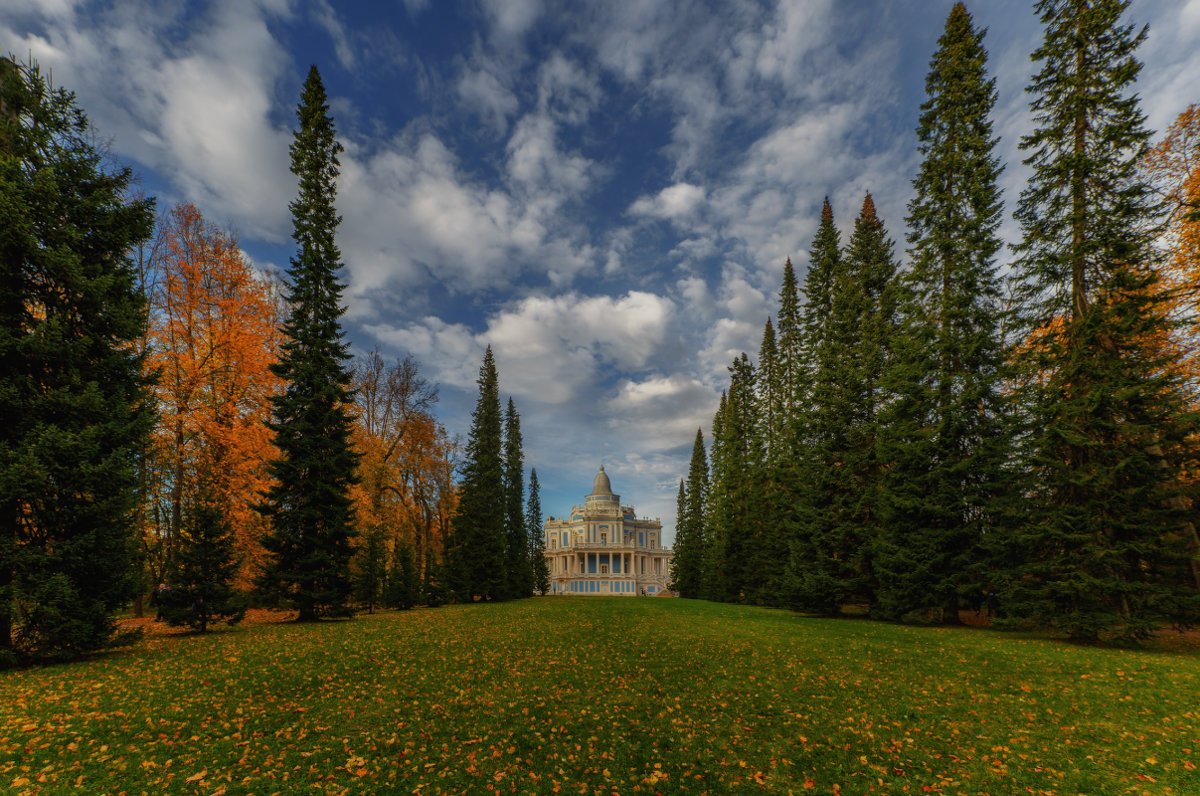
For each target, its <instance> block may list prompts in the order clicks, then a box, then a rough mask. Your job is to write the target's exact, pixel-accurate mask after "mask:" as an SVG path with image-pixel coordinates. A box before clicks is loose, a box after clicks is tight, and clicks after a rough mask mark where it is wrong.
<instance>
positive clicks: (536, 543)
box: [525, 470, 550, 594]
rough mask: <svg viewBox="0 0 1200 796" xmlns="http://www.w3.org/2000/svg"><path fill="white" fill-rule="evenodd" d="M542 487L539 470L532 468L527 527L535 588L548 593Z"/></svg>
mask: <svg viewBox="0 0 1200 796" xmlns="http://www.w3.org/2000/svg"><path fill="white" fill-rule="evenodd" d="M541 489H542V488H541V485H540V484H538V475H537V470H530V471H529V502H528V503H527V504H526V506H525V527H526V528H527V529H528V530H527V535H528V537H529V558H530V560H531V562H532V564H533V589H534V591H535V592H536V593H537V594H546V593H547V592H549V591H550V565H549V564H548V563H547V562H546V529H545V528H544V527H543V526H542V493H541Z"/></svg>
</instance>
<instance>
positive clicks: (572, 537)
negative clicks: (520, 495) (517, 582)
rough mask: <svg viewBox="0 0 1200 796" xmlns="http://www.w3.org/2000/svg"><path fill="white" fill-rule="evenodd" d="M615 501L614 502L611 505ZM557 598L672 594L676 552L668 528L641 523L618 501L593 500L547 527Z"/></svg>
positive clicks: (653, 522)
mask: <svg viewBox="0 0 1200 796" xmlns="http://www.w3.org/2000/svg"><path fill="white" fill-rule="evenodd" d="M607 498H612V499H607ZM545 535H546V536H545V548H546V561H547V564H548V565H549V567H550V584H551V591H550V593H551V594H579V595H617V596H625V595H627V596H637V595H639V594H643V593H645V594H647V595H653V594H658V593H659V592H661V591H664V590H665V589H666V588H667V580H668V574H667V573H668V571H669V567H670V563H671V549H670V548H667V547H663V546H662V523H661V522H659V521H658V520H652V519H648V518H645V517H641V518H639V517H637V515H636V514H635V512H634V510H633V507H632V506H622V505H621V504H620V498H619V496H617V495H589V496H588V497H587V501H586V502H585V504H584V505H583V506H574V507H572V509H571V514H570V516H569V517H567V518H565V519H561V520H555V519H550V520H547V521H546V524H545Z"/></svg>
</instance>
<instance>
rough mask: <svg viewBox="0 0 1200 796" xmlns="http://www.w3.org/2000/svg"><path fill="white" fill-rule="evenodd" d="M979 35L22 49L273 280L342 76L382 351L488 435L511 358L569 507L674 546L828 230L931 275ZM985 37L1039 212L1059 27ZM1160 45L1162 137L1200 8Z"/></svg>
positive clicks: (756, 31) (706, 8) (597, 34)
mask: <svg viewBox="0 0 1200 796" xmlns="http://www.w3.org/2000/svg"><path fill="white" fill-rule="evenodd" d="M952 3H953V0H931V2H925V3H909V4H895V3H891V2H887V1H886V0H864V2H861V3H851V4H846V3H834V2H833V0H804V1H803V2H800V1H799V0H780V2H770V3H760V2H755V1H752V0H722V2H716V3H680V2H675V0H636V2H630V3H620V4H615V3H611V2H608V1H607V0H583V1H582V2H579V3H574V4H571V5H570V6H569V8H568V7H564V6H561V5H558V6H556V5H554V4H548V3H545V2H543V0H479V2H475V3H467V4H450V3H431V2H429V0H403V2H402V3H391V4H378V5H376V6H372V7H370V8H369V9H368V8H366V7H359V6H355V5H353V4H351V5H346V4H337V3H333V2H331V1H330V0H244V1H243V2H227V1H224V0H207V1H206V2H196V3H189V4H171V3H166V4H164V3H156V2H151V1H150V0H124V2H121V3H104V2H100V0H9V2H6V3H4V4H3V5H2V7H0V46H3V47H4V48H6V49H7V50H10V51H13V52H16V53H18V54H23V53H26V52H30V53H32V54H33V56H34V57H35V58H36V59H38V60H39V61H40V62H41V64H42V65H43V66H44V67H47V68H50V69H52V70H53V75H54V79H55V81H56V82H57V83H59V84H61V85H65V86H67V87H69V88H70V89H72V90H74V91H75V92H76V93H77V95H78V97H79V99H80V102H81V104H82V106H83V107H84V108H85V109H86V110H87V111H88V113H89V115H90V117H91V119H92V121H93V122H94V124H95V125H96V127H97V129H98V130H99V132H100V134H101V136H103V137H105V138H108V139H109V140H111V149H112V152H113V153H114V154H115V155H116V156H117V157H119V158H121V159H122V160H125V161H127V162H131V163H132V164H133V165H135V167H136V168H137V169H138V170H139V171H141V172H142V173H143V174H144V175H145V181H146V183H147V187H148V188H149V189H150V190H152V191H154V192H156V193H158V194H159V195H160V204H161V206H163V207H164V208H165V207H167V206H169V204H170V203H171V202H173V201H175V200H187V201H191V202H193V203H195V204H197V205H198V206H199V207H200V208H201V209H202V211H203V212H204V213H205V214H206V215H207V216H208V217H209V218H210V219H212V220H214V221H216V222H217V223H221V224H225V225H228V226H231V227H233V228H234V229H235V230H236V231H237V232H238V233H239V235H240V237H241V241H242V245H243V247H244V248H245V249H246V251H247V252H248V254H249V255H250V256H251V257H253V258H254V259H255V260H256V261H257V262H262V263H270V262H275V263H282V262H285V261H286V259H287V257H288V256H289V255H290V247H289V234H290V221H289V212H288V202H289V201H290V200H291V199H292V198H293V196H294V194H295V181H294V178H293V177H292V175H291V174H290V172H289V170H288V165H289V159H288V145H289V144H290V143H291V130H292V127H293V125H294V112H295V106H296V102H297V96H298V92H299V87H300V84H301V82H302V80H303V79H304V75H305V73H306V71H307V69H308V65H309V64H310V63H313V62H316V63H318V64H319V65H320V68H321V70H322V75H323V76H324V78H325V83H326V87H327V90H328V91H329V94H330V105H331V108H332V109H333V111H334V114H335V117H336V119H335V120H336V123H337V126H338V131H339V137H340V139H341V140H342V142H343V143H344V144H345V146H346V150H345V152H344V153H343V155H342V159H341V164H342V176H341V179H340V181H339V196H338V209H339V212H341V214H342V215H343V219H344V220H343V223H342V226H341V228H340V230H339V236H338V242H339V246H340V247H341V250H342V253H343V258H344V261H345V263H346V271H345V278H346V281H347V291H346V294H345V295H346V297H347V300H348V303H349V312H348V314H347V316H346V323H347V327H348V332H349V335H350V338H351V339H352V340H353V341H354V343H355V345H356V347H358V348H360V349H363V348H369V347H371V346H374V345H379V346H381V347H383V348H384V349H385V352H386V353H389V354H395V355H400V354H403V353H412V354H414V355H416V356H417V357H419V358H420V359H421V360H422V361H423V362H424V363H425V368H426V371H427V372H428V373H429V374H430V375H432V376H434V377H435V378H437V379H439V380H441V381H442V383H443V385H444V386H445V389H444V390H443V396H444V404H443V409H442V412H443V419H444V420H445V422H446V423H447V425H448V426H449V427H450V428H451V429H452V430H455V431H459V432H465V431H466V428H467V421H468V415H469V412H470V408H471V405H472V403H473V394H474V389H475V378H476V375H477V373H478V365H479V358H480V356H481V355H482V351H483V348H484V346H486V345H488V344H491V345H493V347H494V349H495V351H496V356H497V361H498V363H499V365H500V367H501V379H502V382H503V384H502V388H503V389H504V390H505V391H507V392H508V393H511V394H513V395H515V396H517V397H518V403H519V406H520V408H521V409H522V412H523V414H524V416H525V423H524V429H525V432H526V441H527V445H528V446H529V451H528V453H529V456H528V459H529V461H530V463H531V464H534V465H536V466H539V468H540V469H542V470H543V472H542V476H543V478H542V483H543V485H544V486H545V487H546V490H547V495H546V498H547V500H546V504H547V506H548V507H550V506H560V508H559V509H558V510H561V509H565V506H562V505H561V504H562V503H564V502H565V503H567V504H568V505H569V501H570V500H577V499H578V498H579V497H580V496H581V494H582V492H581V490H583V489H586V486H587V484H588V483H590V478H591V475H592V474H593V473H594V469H595V466H596V464H598V462H597V461H596V460H597V459H600V458H603V459H604V460H605V461H606V462H608V463H609V465H610V472H612V473H613V478H614V484H615V485H618V486H619V487H620V488H621V489H624V490H625V495H626V497H627V498H629V499H632V500H636V501H637V502H638V504H639V508H640V509H644V510H645V511H646V513H650V514H660V515H662V516H663V517H664V518H667V519H668V522H669V519H670V517H671V516H672V514H673V511H674V509H673V504H674V494H675V493H674V489H675V477H676V476H677V475H679V474H682V473H683V471H684V469H685V468H686V463H687V456H688V454H689V453H690V446H691V442H692V438H693V435H694V432H695V427H696V426H697V425H706V424H707V422H708V421H709V420H710V419H711V415H712V412H713V410H714V409H715V407H716V401H717V397H718V396H719V394H720V390H721V388H722V387H723V386H724V384H725V379H726V378H727V376H726V371H725V368H726V366H727V365H728V364H729V362H730V360H731V359H732V358H733V357H735V356H737V355H738V354H740V353H741V352H742V351H746V352H748V353H751V354H753V353H754V351H755V350H756V348H757V346H758V343H759V341H760V340H761V334H762V326H763V323H764V322H765V320H766V318H767V317H768V316H770V315H773V314H774V312H775V311H776V309H777V298H776V295H777V292H778V288H779V281H780V277H781V273H782V268H783V263H784V261H785V260H786V259H788V258H791V260H792V262H793V263H794V264H795V265H796V267H797V269H798V272H799V275H800V276H801V277H803V273H804V269H805V267H806V264H807V259H808V254H807V251H806V250H807V247H808V245H809V243H810V242H811V238H812V235H813V234H814V232H815V229H816V221H817V217H818V212H819V209H820V205H821V200H822V198H824V197H825V196H829V197H830V199H831V201H832V203H833V208H834V213H835V218H836V221H837V223H838V226H839V227H840V229H841V231H842V235H843V240H845V237H846V235H847V234H848V232H849V230H850V228H851V225H852V223H853V219H854V217H855V215H856V214H857V212H858V210H859V206H860V204H861V201H862V197H863V194H864V193H865V192H867V191H871V192H872V194H873V196H874V198H875V201H876V205H877V207H878V208H879V212H880V214H881V216H882V218H883V219H884V221H885V223H886V225H887V228H888V230H889V232H890V234H891V236H892V237H893V238H894V239H895V240H896V241H897V244H898V246H897V250H898V252H902V251H903V248H904V243H903V241H904V229H903V223H904V216H905V205H906V203H907V201H908V198H909V196H910V193H911V186H910V180H911V178H912V175H913V173H914V171H915V168H916V165H917V162H918V154H917V152H916V151H915V136H914V134H913V128H914V126H915V124H916V118H917V113H918V106H919V104H920V102H921V100H922V99H923V90H924V87H923V83H924V78H925V71H926V70H927V68H928V59H929V57H930V55H932V53H933V50H934V48H935V46H936V40H937V37H938V36H939V35H940V33H941V29H942V25H943V22H944V19H945V16H946V14H947V13H948V12H949V10H950V8H951V6H952ZM976 6H977V7H976V8H972V9H971V10H972V12H973V13H974V14H975V16H976V22H977V23H978V24H979V25H980V26H982V27H986V28H988V31H989V32H988V36H987V39H986V44H987V46H988V48H989V50H990V52H991V61H990V70H991V72H992V74H993V75H995V77H996V80H997V89H998V92H999V102H998V105H997V108H996V113H995V127H996V132H997V134H998V135H999V136H1000V146H999V150H998V151H999V153H1000V154H1001V157H1002V158H1003V160H1004V161H1005V163H1006V171H1005V173H1004V175H1003V177H1002V184H1003V188H1004V190H1005V192H1006V200H1007V202H1008V206H1009V210H1010V211H1011V209H1012V207H1013V206H1014V204H1015V200H1016V197H1017V195H1018V192H1019V190H1020V188H1021V186H1022V184H1023V182H1024V180H1025V178H1026V175H1027V170H1026V169H1025V167H1024V166H1022V165H1021V163H1020V161H1021V157H1022V154H1021V152H1020V151H1019V149H1018V144H1019V140H1020V136H1021V135H1022V134H1023V133H1025V132H1027V131H1028V127H1029V117H1028V110H1027V102H1028V97H1027V96H1026V95H1025V94H1024V88H1025V86H1026V85H1027V83H1028V82H1029V78H1030V75H1031V73H1032V65H1031V64H1030V61H1029V51H1030V50H1031V49H1032V48H1033V47H1034V46H1036V43H1037V41H1038V40H1039V39H1040V31H1039V29H1038V23H1037V19H1036V17H1035V15H1034V13H1033V9H1032V3H1029V2H1021V3H1016V4H1013V3H979V4H976ZM1129 15H1130V20H1131V21H1133V22H1136V23H1139V24H1140V23H1142V22H1148V23H1149V24H1150V38H1149V41H1148V43H1147V45H1146V46H1145V47H1143V49H1142V51H1141V56H1142V57H1143V58H1144V59H1145V69H1144V71H1143V76H1142V80H1141V83H1140V85H1139V92H1140V94H1141V96H1142V97H1143V107H1144V109H1145V110H1146V113H1147V115H1148V118H1149V120H1150V124H1151V125H1152V126H1153V127H1156V128H1159V129H1162V128H1163V127H1165V126H1166V125H1167V124H1169V123H1170V121H1171V120H1172V119H1173V118H1174V116H1175V115H1176V114H1177V113H1178V112H1179V111H1181V110H1182V109H1183V108H1184V107H1185V106H1186V105H1187V104H1188V103H1189V102H1193V101H1195V100H1196V97H1195V96H1194V89H1193V83H1194V78H1193V76H1194V75H1195V74H1200V49H1197V48H1195V47H1194V46H1191V44H1192V42H1194V41H1195V39H1196V38H1197V35H1198V34H1200V6H1198V5H1197V3H1196V2H1194V1H1193V2H1175V1H1172V0H1146V1H1145V2H1141V3H1138V4H1136V5H1134V6H1133V7H1131V9H1130V12H1129ZM1001 231H1002V234H1003V235H1005V236H1006V237H1007V238H1008V239H1010V240H1012V239H1015V237H1016V236H1017V234H1019V231H1018V230H1017V228H1016V225H1015V224H1014V223H1013V222H1012V220H1011V217H1010V216H1006V219H1005V221H1004V225H1003V227H1002V230H1001ZM1007 256H1008V255H1007V252H1006V253H1003V254H1002V257H1007ZM625 477H628V480H624V478H625ZM622 484H624V486H622ZM631 490H632V491H631ZM577 493H579V494H577ZM553 510H555V509H553V508H551V509H550V512H552V511H553ZM550 512H548V513H550Z"/></svg>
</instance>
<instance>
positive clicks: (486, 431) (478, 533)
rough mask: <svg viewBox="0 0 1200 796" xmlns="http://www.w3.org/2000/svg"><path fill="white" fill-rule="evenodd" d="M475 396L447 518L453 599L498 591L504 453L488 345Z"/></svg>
mask: <svg viewBox="0 0 1200 796" xmlns="http://www.w3.org/2000/svg"><path fill="white" fill-rule="evenodd" d="M477 384H478V385H479V399H478V400H477V401H476V404H475V412H474V414H472V415H471V431H470V434H469V436H468V437H467V450H466V456H465V458H464V461H463V467H462V484H461V485H460V487H459V500H458V511H457V513H456V514H455V515H454V519H453V520H452V523H451V540H450V558H451V573H450V574H451V580H452V585H453V588H454V590H455V591H456V592H457V594H458V597H459V599H461V600H467V601H470V600H471V599H472V598H473V597H476V596H478V597H483V598H485V599H489V598H490V599H496V598H500V597H502V596H503V595H504V591H505V587H506V578H505V569H504V547H505V533H504V531H505V518H506V511H505V507H506V506H507V501H506V499H505V498H506V493H505V489H504V456H503V441H502V439H501V418H500V386H499V376H498V375H497V374H496V360H495V358H494V357H493V356H492V347H491V346H488V347H487V351H485V352H484V355H483V364H482V365H481V366H480V368H479V379H478V382H477Z"/></svg>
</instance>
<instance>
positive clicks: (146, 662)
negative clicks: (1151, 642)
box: [0, 597, 1200, 794]
mask: <svg viewBox="0 0 1200 796" xmlns="http://www.w3.org/2000/svg"><path fill="white" fill-rule="evenodd" d="M164 786H165V787H166V789H167V790H169V791H170V792H172V793H257V794H270V793H276V792H281V791H282V792H293V791H303V792H312V793H326V792H328V793H342V792H349V793H390V792H396V793H410V792H418V793H464V792H469V793H487V792H488V790H489V789H492V790H496V791H500V792H504V793H510V792H513V793H539V794H540V793H550V792H557V791H560V790H561V792H564V793H603V794H612V793H619V794H628V793H662V794H670V793H701V792H704V791H708V792H710V793H725V792H728V791H734V790H736V791H739V792H740V791H748V792H755V791H762V792H769V793H787V792H789V791H793V792H797V793H834V792H839V791H840V792H841V793H845V794H859V793H869V792H878V793H903V792H914V793H924V792H938V793H948V794H949V793H964V794H977V793H989V794H1000V793H1055V794H1076V793H1081V794H1109V793H1112V794H1123V793H1136V794H1143V793H1149V794H1160V793H1175V794H1196V793H1200V652H1198V651H1197V649H1196V647H1195V646H1194V645H1191V644H1190V643H1179V642H1176V643H1175V644H1174V649H1172V650H1164V649H1160V650H1151V651H1123V650H1112V649H1092V648H1081V647H1074V646H1069V645H1066V644H1064V643H1062V642H1057V641H1049V640H1042V639H1033V638H1022V637H1017V636H1012V635H1003V634H999V633H993V632H989V631H982V630H970V629H921V628H911V627H901V626H893V625H885V624H879V623H873V622H865V621H854V620H840V621H835V620H820V619H811V618H804V617H800V616H797V615H795V614H790V613H787V612H783V611H773V610H766V609H756V608H745V607H738V606H726V605H713V604H708V603H698V602H693V601H685V600H671V599H652V598H645V599H641V598H636V599H634V598H601V597H595V598H543V599H537V600H526V601H523V602H519V603H509V604H499V605H476V606H450V607H447V608H442V609H438V610H419V611H413V612H409V613H384V614H377V615H374V616H361V617H359V618H357V619H355V620H354V621H351V622H330V623H324V624H319V625H295V624H290V623H287V624H283V623H280V624H260V625H252V626H244V627H239V628H234V629H232V630H227V631H226V630H222V631H221V632H218V633H215V634H211V635H209V636H206V637H195V636H159V637H151V638H147V639H146V640H144V641H142V642H140V643H139V645H138V646H137V647H136V648H135V649H133V650H127V651H119V652H116V653H113V654H111V655H108V656H105V657H103V658H99V659H96V660H92V661H87V662H82V663H76V664H71V665H66V666H57V667H51V668H44V669H29V670H23V671H10V672H4V673H0V791H5V789H7V790H8V791H10V792H13V793H57V792H66V791H74V792H84V793H89V794H91V793H105V792H109V793H118V792H121V791H124V792H127V793H129V794H136V793H143V792H148V793H159V792H162V791H163V789H164Z"/></svg>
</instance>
